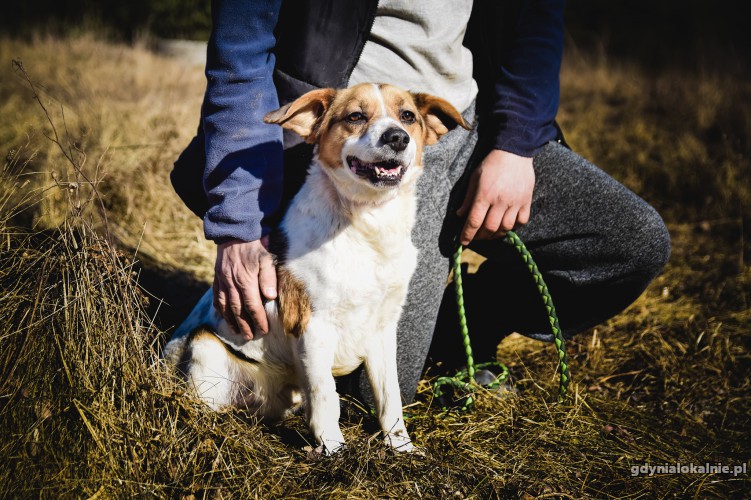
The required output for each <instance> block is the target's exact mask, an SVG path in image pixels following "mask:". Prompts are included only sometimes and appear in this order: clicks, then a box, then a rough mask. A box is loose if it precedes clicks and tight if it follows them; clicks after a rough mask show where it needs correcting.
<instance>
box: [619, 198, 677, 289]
mask: <svg viewBox="0 0 751 500" xmlns="http://www.w3.org/2000/svg"><path fill="white" fill-rule="evenodd" d="M628 231H629V233H630V234H629V233H627V234H623V235H622V238H623V241H625V242H628V243H627V245H625V248H624V249H623V250H624V254H625V255H624V257H625V259H624V260H625V264H626V266H627V268H628V270H629V274H632V275H633V276H635V277H639V278H641V279H643V280H645V281H646V282H647V283H648V282H650V281H652V280H653V279H654V278H655V277H656V276H657V275H658V274H660V272H661V271H662V270H663V268H664V267H665V265H666V264H667V263H668V260H669V259H670V233H669V232H668V229H667V227H666V226H665V222H664V221H663V220H662V217H660V214H658V213H657V211H656V210H655V209H654V208H653V207H651V206H650V205H647V204H646V203H645V204H644V207H643V209H642V210H640V211H639V213H638V214H637V217H636V219H635V224H634V225H633V226H632V228H631V229H630V230H628Z"/></svg>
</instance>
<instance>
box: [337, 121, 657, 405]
mask: <svg viewBox="0 0 751 500" xmlns="http://www.w3.org/2000/svg"><path fill="white" fill-rule="evenodd" d="M473 118H474V108H471V109H470V110H467V112H465V119H468V121H475V120H474V119H473ZM480 127H481V124H479V126H477V127H475V128H474V129H473V130H471V131H467V130H464V129H461V128H456V129H454V130H452V131H451V132H449V133H448V134H446V135H445V136H444V137H443V138H442V139H441V140H440V141H439V142H438V143H437V144H436V145H434V146H430V147H428V148H426V150H425V156H424V165H425V168H424V172H423V175H422V177H421V179H420V181H419V185H418V194H419V202H418V213H417V224H416V225H415V228H414V231H413V233H412V239H413V242H414V243H415V245H416V246H417V247H418V249H419V252H420V253H419V263H418V266H417V269H416V271H415V274H414V276H413V277H412V281H411V283H410V291H409V295H408V297H407V303H406V305H405V307H404V311H403V313H402V317H401V319H400V321H399V329H398V347H397V363H398V369H399V383H400V387H401V391H402V397H403V398H404V400H405V401H407V402H411V401H412V399H413V398H414V395H415V391H416V388H417V382H418V381H419V379H420V376H421V374H422V373H423V368H424V366H425V364H426V360H427V361H428V363H430V362H437V361H441V362H442V366H443V367H445V368H454V367H458V366H461V365H463V364H464V363H465V362H466V361H465V359H464V354H463V348H462V347H461V339H460V333H459V329H458V320H457V318H456V312H455V310H456V305H455V299H454V293H453V287H449V288H448V289H447V288H446V287H445V284H446V279H447V276H448V272H449V268H450V260H449V257H450V255H451V253H452V252H453V250H454V244H455V243H454V242H455V236H456V234H458V232H459V230H460V228H461V227H462V224H463V221H461V220H458V218H457V217H456V216H455V215H454V213H455V211H456V209H457V208H458V207H459V206H460V205H461V202H462V200H463V198H464V194H465V192H466V185H467V180H468V176H469V174H470V172H471V171H472V169H473V168H474V167H475V166H476V165H477V164H478V163H479V161H481V160H482V159H483V158H484V156H485V154H486V153H487V151H488V149H487V148H483V146H481V145H478V132H480V133H481V132H482V131H481V129H480ZM534 169H535V175H536V182H535V190H534V195H533V200H532V211H531V217H530V221H529V223H528V224H527V225H526V226H524V227H520V228H518V229H517V231H516V232H517V234H518V235H519V237H520V238H521V239H522V241H524V243H525V245H526V246H527V248H528V249H529V250H530V252H531V253H532V255H533V257H534V258H535V261H536V262H537V265H538V267H539V268H540V270H541V271H542V273H543V275H544V278H545V281H546V283H547V284H548V287H549V289H550V292H551V295H552V297H553V301H554V303H555V305H556V309H557V312H558V316H559V320H560V323H561V327H562V328H563V331H564V335H565V336H566V337H571V336H572V335H574V334H575V333H577V332H580V331H582V330H585V329H587V328H590V327H592V326H594V325H597V324H598V323H601V322H603V321H605V320H606V319H608V318H610V317H612V316H614V315H615V314H617V313H618V312H620V311H622V310H623V309H624V308H626V307H627V306H628V305H629V304H631V303H632V302H633V301H634V300H635V299H636V298H637V297H638V296H639V295H640V294H641V293H642V291H644V289H645V288H646V286H647V285H648V284H649V282H650V281H651V280H652V279H654V278H655V276H657V274H658V273H659V272H660V270H661V269H662V268H663V267H664V265H665V264H666V262H667V260H668V257H669V254H670V239H669V235H668V232H667V229H666V228H665V224H664V223H663V221H662V219H661V218H660V216H659V214H658V213H657V212H656V211H655V210H654V209H653V208H652V207H651V206H650V205H648V204H647V203H646V202H645V201H644V200H642V199H641V198H639V197H638V196H637V195H635V194H634V193H633V192H631V191H629V190H628V189H627V188H626V187H624V186H623V185H621V184H620V183H618V182H617V181H616V180H615V179H613V178H612V177H610V176H609V175H607V174H606V173H605V172H603V171H602V170H600V169H599V168H597V167H596V166H594V165H592V164H591V163H589V162H588V161H586V160H584V159H583V158H582V157H580V156H579V155H577V154H576V153H574V152H572V151H570V150H569V149H567V148H566V147H564V146H562V145H560V144H558V143H555V142H551V143H549V144H547V145H546V146H545V147H544V148H543V149H542V151H541V152H540V153H539V154H538V155H537V156H536V157H535V158H534ZM470 248H471V249H472V250H474V251H476V252H478V253H480V254H482V255H483V256H485V257H487V258H488V260H487V261H486V262H485V263H484V264H483V265H482V266H481V267H480V269H479V270H478V272H477V273H476V274H473V275H470V276H466V275H465V278H464V294H465V303H466V309H467V321H468V323H469V325H470V329H471V335H472V345H473V350H474V354H475V360H476V361H483V360H490V359H493V358H494V356H495V352H496V347H497V345H498V343H499V342H500V340H501V339H502V338H503V337H504V336H505V335H507V334H509V333H511V332H518V333H522V334H524V335H527V336H530V337H534V338H537V339H540V340H546V341H552V335H551V334H550V331H549V323H548V320H547V313H546V311H545V310H544V308H543V306H542V303H541V298H540V296H539V292H538V291H537V288H536V286H535V285H534V282H533V281H532V278H531V276H530V275H529V270H528V269H527V267H526V266H525V265H524V263H523V262H522V260H521V258H520V257H519V255H518V253H516V250H515V249H513V248H512V247H511V246H509V245H507V244H506V243H504V242H503V241H502V240H489V241H478V242H474V243H473V244H471V245H470ZM357 377H359V379H360V380H359V381H357ZM364 379H365V377H364V376H360V375H357V374H355V375H354V377H353V378H352V379H350V380H343V381H342V387H341V388H342V390H344V391H345V392H351V391H350V390H348V389H347V388H348V387H350V388H352V389H354V387H353V385H354V386H356V385H359V386H360V387H359V388H360V390H361V391H362V393H363V395H364V396H365V399H366V400H367V399H370V398H369V397H368V396H369V388H368V387H367V382H366V381H365V380H364ZM355 392H356V391H355Z"/></svg>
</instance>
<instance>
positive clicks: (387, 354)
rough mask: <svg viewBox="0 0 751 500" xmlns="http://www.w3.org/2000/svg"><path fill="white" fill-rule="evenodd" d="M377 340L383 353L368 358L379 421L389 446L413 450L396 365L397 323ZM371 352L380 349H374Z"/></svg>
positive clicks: (399, 449) (366, 364) (375, 338)
mask: <svg viewBox="0 0 751 500" xmlns="http://www.w3.org/2000/svg"><path fill="white" fill-rule="evenodd" d="M372 338H373V340H374V341H376V342H380V343H381V348H380V352H382V353H383V355H382V356H371V357H369V358H368V359H366V360H365V369H366V370H367V373H368V379H369V380H370V386H371V387H372V388H373V399H375V404H376V412H377V413H378V422H379V423H380V425H381V430H382V431H383V433H384V440H385V441H386V445H388V446H390V447H391V448H393V449H394V450H396V451H412V449H413V447H412V440H410V438H409V434H407V428H406V426H405V425H404V417H403V414H402V398H401V391H400V389H399V378H398V376H397V371H396V370H397V368H396V324H394V325H393V327H392V328H389V329H387V331H384V332H378V333H376V335H375V336H374V337H372ZM371 352H377V351H374V350H371Z"/></svg>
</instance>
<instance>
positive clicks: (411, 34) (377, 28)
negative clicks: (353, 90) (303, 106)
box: [349, 0, 477, 111]
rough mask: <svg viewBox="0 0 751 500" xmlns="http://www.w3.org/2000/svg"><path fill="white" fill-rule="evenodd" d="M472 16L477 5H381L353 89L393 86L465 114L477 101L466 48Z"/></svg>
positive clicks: (452, 1)
mask: <svg viewBox="0 0 751 500" xmlns="http://www.w3.org/2000/svg"><path fill="white" fill-rule="evenodd" d="M471 11H472V0H381V1H380V2H379V3H378V9H377V11H376V17H375V22H374V24H373V29H372V30H371V32H370V36H369V37H368V40H367V42H366V43H365V47H364V48H363V51H362V55H361V56H360V59H359V61H358V62H357V65H356V66H355V69H354V71H353V72H352V75H351V76H350V79H349V85H350V86H351V85H354V84H357V83H362V82H377V83H391V84H394V85H398V86H400V87H402V88H406V89H409V90H413V91H419V92H427V93H429V94H433V95H436V96H438V97H442V98H444V99H446V100H447V101H449V102H450V103H451V104H453V105H454V107H455V108H456V109H458V110H459V111H464V110H465V109H466V108H467V107H468V106H469V105H470V104H471V103H472V101H473V100H474V98H475V97H476V96H477V83H476V82H475V80H474V79H473V78H472V54H471V53H470V51H469V49H467V48H466V47H464V46H463V45H462V40H463V39H464V33H465V31H466V30H467V21H468V20H469V15H470V13H471Z"/></svg>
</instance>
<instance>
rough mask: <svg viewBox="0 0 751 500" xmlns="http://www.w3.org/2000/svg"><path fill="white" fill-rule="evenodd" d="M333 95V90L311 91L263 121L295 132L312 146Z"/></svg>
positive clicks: (265, 117)
mask: <svg viewBox="0 0 751 500" xmlns="http://www.w3.org/2000/svg"><path fill="white" fill-rule="evenodd" d="M334 95H336V90H334V89H319V90H313V91H311V92H308V93H306V94H304V95H303V96H301V97H299V98H298V99H296V100H294V101H293V102H291V103H289V104H286V105H284V106H282V107H281V108H279V109H277V110H276V111H271V112H269V113H267V114H266V116H264V117H263V121H264V122H266V123H277V124H279V125H281V126H282V127H284V128H286V129H289V130H292V131H293V132H295V133H296V134H297V135H299V136H300V137H302V138H303V139H305V142H307V143H309V144H313V143H315V142H318V132H319V129H320V126H321V117H322V116H323V115H324V114H325V113H326V110H327V109H328V107H329V104H331V101H332V99H333V98H334Z"/></svg>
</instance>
